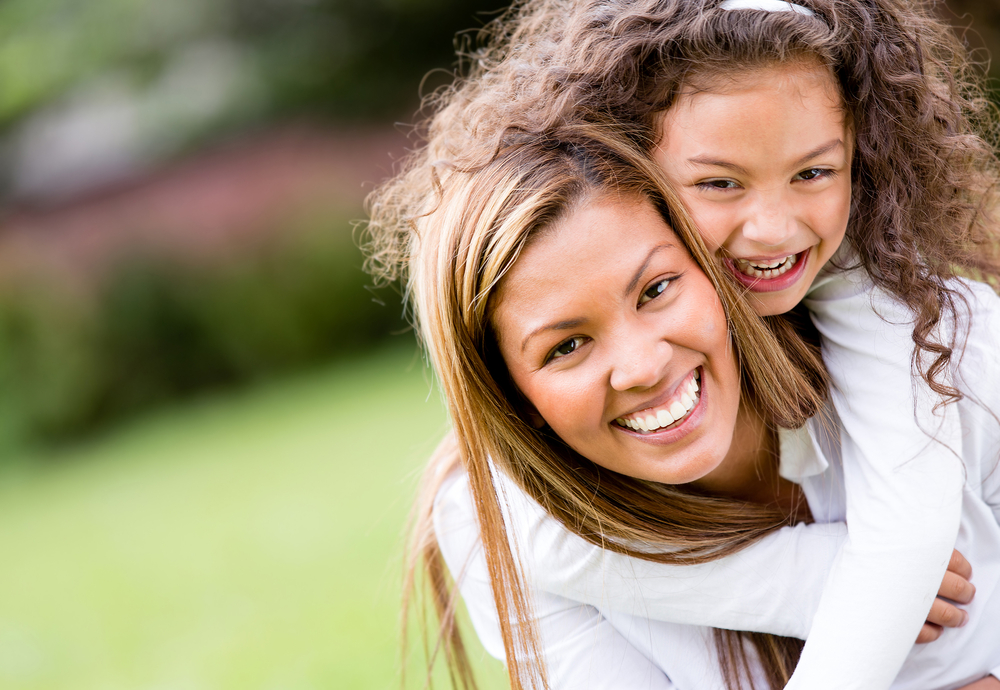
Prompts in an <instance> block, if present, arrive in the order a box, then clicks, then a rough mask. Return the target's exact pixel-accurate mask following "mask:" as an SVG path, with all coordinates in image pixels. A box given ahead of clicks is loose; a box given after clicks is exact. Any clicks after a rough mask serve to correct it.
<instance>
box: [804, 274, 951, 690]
mask: <svg viewBox="0 0 1000 690" xmlns="http://www.w3.org/2000/svg"><path fill="white" fill-rule="evenodd" d="M805 304H806V306H807V307H808V308H809V310H810V312H811V313H812V316H813V321H814V323H815V324H816V327H817V329H818V330H819V332H820V334H821V336H822V348H823V358H824V361H825V362H826V364H827V368H828V370H829V371H830V376H831V380H832V384H833V390H832V391H831V397H832V399H833V403H834V407H835V408H836V411H837V414H838V416H839V418H840V422H841V424H842V439H841V440H842V458H843V468H844V482H845V486H846V494H847V506H846V520H847V523H848V524H849V525H850V534H849V535H848V536H847V540H846V542H845V543H844V546H843V548H842V549H841V552H840V554H839V556H838V558H837V561H836V563H835V565H834V567H833V569H832V571H831V572H830V577H829V581H828V583H827V586H826V589H825V590H824V592H823V597H822V600H821V601H820V603H819V608H818V610H817V612H816V617H815V620H814V622H813V626H812V628H811V629H810V632H809V638H808V641H807V643H806V646H805V649H804V650H803V654H802V658H801V660H800V663H799V665H798V667H797V668H796V671H795V674H794V675H793V677H792V681H791V682H790V683H789V685H788V688H795V689H799V688H808V690H822V689H824V688H831V689H833V688H837V689H838V690H848V689H851V688H858V689H859V690H861V689H864V690H879V689H880V688H888V687H889V685H890V684H891V683H892V680H893V679H894V678H895V676H896V674H897V673H898V671H899V669H900V667H901V666H902V664H903V661H904V659H905V658H906V655H907V653H908V652H909V650H910V648H911V647H912V644H913V640H914V638H915V636H916V635H917V633H918V631H919V630H920V627H921V625H922V622H923V620H924V619H925V617H926V616H927V612H928V610H929V609H930V606H931V603H932V602H933V600H934V596H935V592H936V591H937V587H938V584H939V583H940V582H941V576H942V575H943V573H944V572H945V569H946V567H947V563H948V559H949V556H950V554H951V551H952V548H953V547H954V545H955V538H956V535H957V532H958V525H959V521H960V518H961V505H962V500H961V499H962V485H963V481H964V475H963V464H962V459H961V453H962V436H961V427H960V422H959V420H958V416H957V415H958V411H957V408H956V406H955V405H948V406H944V407H942V408H941V409H937V410H935V406H936V405H937V404H938V402H939V398H938V396H936V395H935V394H934V393H933V392H932V391H931V390H930V388H929V387H928V386H927V385H926V384H925V383H924V382H923V381H922V380H921V379H919V378H917V377H914V376H913V375H912V372H911V353H912V351H913V341H912V338H911V330H912V320H911V318H910V316H909V314H908V312H907V311H906V310H905V309H904V308H903V307H902V306H900V305H898V304H896V303H895V302H894V301H892V300H890V299H889V298H888V297H886V296H884V295H882V294H881V293H880V292H878V291H875V290H874V289H871V288H870V287H869V285H868V284H867V283H866V282H865V281H863V280H861V279H860V278H859V275H858V272H854V273H851V274H847V275H844V274H839V275H834V276H832V277H828V278H827V279H826V280H821V281H817V285H816V286H814V288H813V289H812V290H811V292H810V294H809V295H808V296H807V299H806V300H805ZM831 517H842V516H831ZM817 519H823V517H822V516H817ZM875 612H877V613H875ZM862 621H863V623H861V622H862Z"/></svg>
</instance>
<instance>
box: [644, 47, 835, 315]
mask: <svg viewBox="0 0 1000 690" xmlns="http://www.w3.org/2000/svg"><path fill="white" fill-rule="evenodd" d="M708 86H709V88H707V89H702V88H693V87H692V88H690V89H688V90H687V91H685V92H683V93H681V94H680V95H679V96H678V97H677V99H676V102H675V103H674V105H673V106H671V107H670V109H669V110H667V111H666V112H665V113H664V114H663V116H662V120H661V141H660V144H659V146H658V147H657V148H656V149H655V151H654V153H653V156H654V158H655V159H656V161H657V162H658V163H659V164H660V165H661V166H663V169H664V170H665V172H666V173H667V175H668V176H669V177H670V179H671V181H672V182H673V183H674V184H675V186H676V189H677V191H678V193H679V194H680V196H681V199H682V200H683V201H684V203H685V205H686V206H687V207H688V210H689V211H690V213H691V215H692V217H693V218H694V221H695V223H696V224H697V226H698V230H699V232H701V233H702V236H703V237H704V238H705V241H706V243H707V244H708V245H709V247H710V248H712V249H713V250H716V251H718V252H719V254H720V257H721V258H722V259H723V261H724V263H725V264H726V266H727V267H728V268H729V270H730V271H731V272H732V273H733V275H734V276H736V278H737V280H739V281H740V282H741V283H742V284H743V285H745V286H746V287H747V288H748V289H749V290H750V291H751V292H753V293H754V295H753V297H754V299H753V302H754V306H755V308H756V309H757V311H758V312H759V313H761V314H765V315H768V314H780V313H783V312H786V311H788V310H789V309H791V308H792V307H794V306H795V305H796V304H798V302H799V301H800V300H801V299H802V297H804V296H805V293H806V291H807V290H808V289H809V286H810V285H811V284H812V281H813V279H814V278H815V277H816V274H817V273H818V272H819V270H820V268H822V267H823V265H824V264H826V262H827V261H829V260H830V258H831V257H832V256H833V254H834V252H835V251H836V250H837V248H838V247H839V246H840V243H841V242H842V241H843V239H844V233H845V232H846V230H847V221H848V217H849V215H850V210H851V155H852V148H853V136H852V133H851V131H850V127H849V126H848V123H847V122H846V121H845V116H844V109H843V103H842V100H841V97H840V94H839V91H838V88H837V85H836V83H835V82H834V79H833V76H832V75H831V74H830V72H829V70H827V69H826V68H824V67H821V66H818V65H815V64H812V63H808V62H804V63H792V64H787V65H779V66H774V67H767V68H762V69H759V70H756V71H751V72H741V73H739V74H738V75H736V76H735V77H734V78H733V79H732V80H725V78H722V77H720V78H716V79H715V80H713V81H712V82H711V83H710V84H709V85H708Z"/></svg>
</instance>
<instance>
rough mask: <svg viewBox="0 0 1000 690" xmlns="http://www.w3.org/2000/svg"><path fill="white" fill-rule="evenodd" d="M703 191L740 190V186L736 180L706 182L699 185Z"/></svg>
mask: <svg viewBox="0 0 1000 690" xmlns="http://www.w3.org/2000/svg"><path fill="white" fill-rule="evenodd" d="M697 186H699V187H701V188H702V189H739V187H740V185H739V183H737V182H736V181H735V180H705V181H704V182H699V183H698V185H697Z"/></svg>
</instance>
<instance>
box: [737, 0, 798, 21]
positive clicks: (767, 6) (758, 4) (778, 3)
mask: <svg viewBox="0 0 1000 690" xmlns="http://www.w3.org/2000/svg"><path fill="white" fill-rule="evenodd" d="M719 9H720V10H763V11H765V12H798V13H799V14H804V15H806V16H808V17H815V16H816V13H815V12H813V11H812V10H811V9H809V8H808V7H803V6H802V5H795V4H792V3H790V2H786V1H785V0H726V1H725V2H723V3H721V4H720V5H719Z"/></svg>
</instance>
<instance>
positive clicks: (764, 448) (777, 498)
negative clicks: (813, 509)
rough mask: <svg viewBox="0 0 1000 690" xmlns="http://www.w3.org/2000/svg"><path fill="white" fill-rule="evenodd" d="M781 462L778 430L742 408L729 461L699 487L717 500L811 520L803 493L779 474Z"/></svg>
mask: <svg viewBox="0 0 1000 690" xmlns="http://www.w3.org/2000/svg"><path fill="white" fill-rule="evenodd" d="M779 458H780V453H779V450H778V435H777V433H776V432H775V430H774V429H773V428H771V427H770V426H769V425H768V424H767V423H766V422H765V421H764V418H763V417H761V415H760V414H759V413H758V412H757V410H755V409H752V408H751V407H750V406H748V405H740V410H739V414H738V416H737V419H736V425H735V428H734V429H733V440H732V444H731V445H730V447H729V453H728V454H727V456H726V460H725V461H724V463H723V464H722V466H720V467H719V468H718V469H717V470H716V472H714V473H713V474H712V475H711V477H705V478H704V479H703V480H700V481H699V482H695V484H696V485H697V486H698V488H699V489H701V490H703V491H707V492H709V493H712V494H715V495H717V496H725V497H727V498H735V499H740V500H744V501H749V502H752V503H761V504H764V505H773V506H776V507H778V508H780V509H781V511H782V512H784V513H785V514H786V515H789V516H792V517H794V518H796V519H797V520H798V519H808V518H807V516H808V507H807V506H806V503H805V500H804V497H803V495H802V491H801V489H800V488H799V486H798V485H797V484H794V483H793V482H790V481H788V480H787V479H784V478H782V477H781V475H780V474H778V469H779V467H778V464H779Z"/></svg>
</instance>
